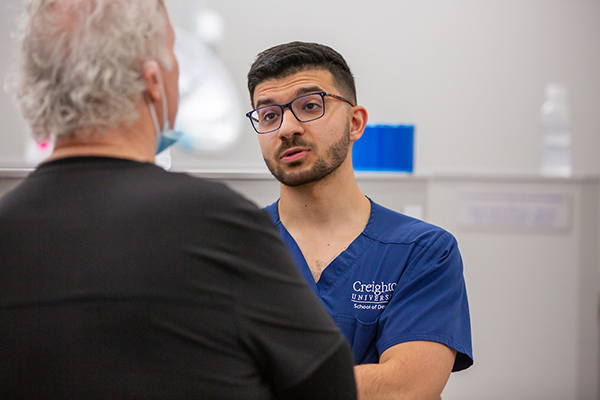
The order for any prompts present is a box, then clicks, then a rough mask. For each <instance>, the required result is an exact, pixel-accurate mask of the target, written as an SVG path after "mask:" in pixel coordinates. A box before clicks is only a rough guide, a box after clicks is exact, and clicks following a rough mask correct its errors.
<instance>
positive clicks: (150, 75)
mask: <svg viewBox="0 0 600 400" xmlns="http://www.w3.org/2000/svg"><path fill="white" fill-rule="evenodd" d="M143 76H144V83H145V84H146V92H147V93H148V96H150V100H152V101H158V100H160V96H161V92H160V69H159V66H158V64H157V63H156V62H154V61H149V62H147V63H146V64H145V65H144V74H143Z"/></svg>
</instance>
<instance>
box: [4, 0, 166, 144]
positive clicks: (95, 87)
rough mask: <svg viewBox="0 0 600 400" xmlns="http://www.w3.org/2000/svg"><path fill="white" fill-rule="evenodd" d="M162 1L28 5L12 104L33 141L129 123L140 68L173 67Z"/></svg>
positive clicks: (139, 90)
mask: <svg viewBox="0 0 600 400" xmlns="http://www.w3.org/2000/svg"><path fill="white" fill-rule="evenodd" d="M162 7H164V5H163V2H162V1H161V0H29V1H28V3H27V6H26V10H25V12H24V14H23V16H22V17H21V21H20V27H19V33H20V34H19V36H20V41H21V52H20V59H19V61H18V62H19V65H18V81H17V82H16V99H17V102H18V104H19V106H20V109H21V112H22V114H23V116H24V117H25V119H26V120H27V121H28V122H29V124H30V126H31V129H32V133H33V135H34V137H35V139H37V140H39V141H45V140H47V139H48V138H49V137H50V135H55V136H56V137H59V136H68V135H85V134H87V133H89V132H90V131H92V130H98V129H100V130H101V129H110V128H114V127H116V126H119V125H121V124H124V123H125V124H126V123H130V122H132V121H135V120H136V119H137V118H138V117H139V115H138V112H137V108H138V104H139V101H140V100H141V99H142V98H143V97H142V96H143V93H144V90H145V85H144V80H143V68H144V63H145V62H146V61H148V60H156V61H158V62H159V63H160V64H161V65H162V66H163V67H164V68H166V69H171V68H172V65H171V64H172V63H171V62H170V61H171V59H170V57H169V52H168V47H167V18H166V14H164V13H162V12H160V10H161V8H162Z"/></svg>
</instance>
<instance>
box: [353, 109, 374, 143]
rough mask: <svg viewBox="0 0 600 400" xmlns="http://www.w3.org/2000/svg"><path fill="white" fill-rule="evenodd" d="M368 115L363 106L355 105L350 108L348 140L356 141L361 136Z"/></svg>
mask: <svg viewBox="0 0 600 400" xmlns="http://www.w3.org/2000/svg"><path fill="white" fill-rule="evenodd" d="M368 120H369V115H368V114H367V109H366V108H364V107H363V106H355V107H353V108H352V114H351V120H350V140H351V141H352V142H355V141H357V140H358V139H360V137H361V136H362V134H363V132H364V131H365V127H366V126H367V121H368Z"/></svg>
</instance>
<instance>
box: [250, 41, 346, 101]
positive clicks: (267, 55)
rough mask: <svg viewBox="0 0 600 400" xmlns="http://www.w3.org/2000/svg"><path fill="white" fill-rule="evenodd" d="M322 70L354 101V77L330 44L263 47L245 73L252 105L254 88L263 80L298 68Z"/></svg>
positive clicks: (290, 73) (281, 76)
mask: <svg viewBox="0 0 600 400" xmlns="http://www.w3.org/2000/svg"><path fill="white" fill-rule="evenodd" d="M310 69H324V70H327V71H329V72H331V74H332V75H333V83H334V85H336V87H337V88H338V89H339V90H340V91H341V92H342V93H341V94H342V95H343V96H345V97H349V99H350V100H352V101H353V102H354V103H356V87H355V85H354V76H352V72H351V71H350V67H348V64H346V60H344V57H342V55H341V54H340V53H338V52H337V51H335V50H333V49H332V48H331V47H328V46H325V45H322V44H318V43H305V42H290V43H286V44H280V45H277V46H274V47H271V48H270V49H267V50H265V51H263V52H262V53H260V54H259V55H258V56H256V60H255V61H254V63H253V64H252V66H251V67H250V71H249V72H248V91H249V92H250V101H251V102H252V104H253V105H254V89H256V86H257V85H258V84H260V83H261V82H263V81H266V80H269V79H281V78H285V77H286V76H289V75H293V74H295V73H297V72H300V71H306V70H310Z"/></svg>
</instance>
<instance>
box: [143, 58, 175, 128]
mask: <svg viewBox="0 0 600 400" xmlns="http://www.w3.org/2000/svg"><path fill="white" fill-rule="evenodd" d="M148 65H154V66H155V67H156V71H157V72H158V75H157V78H158V89H159V90H160V98H161V100H162V105H163V121H164V122H163V127H165V128H167V129H169V128H170V125H171V124H170V123H169V107H168V104H167V96H166V91H165V87H164V84H163V79H162V73H161V71H160V67H159V66H158V63H157V62H156V61H147V62H146V64H145V66H148ZM150 104H151V105H152V107H151V111H150V112H151V113H152V119H153V120H154V125H155V126H156V127H159V128H158V130H157V132H160V124H159V123H158V116H157V115H156V108H155V107H154V104H152V101H151V100H150Z"/></svg>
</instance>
